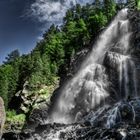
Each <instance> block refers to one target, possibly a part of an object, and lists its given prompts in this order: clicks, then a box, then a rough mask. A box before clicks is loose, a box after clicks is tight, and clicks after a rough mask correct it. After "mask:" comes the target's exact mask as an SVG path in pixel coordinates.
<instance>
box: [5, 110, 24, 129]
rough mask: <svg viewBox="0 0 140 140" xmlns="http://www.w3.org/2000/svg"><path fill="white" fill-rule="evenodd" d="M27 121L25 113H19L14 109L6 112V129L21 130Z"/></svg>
mask: <svg viewBox="0 0 140 140" xmlns="http://www.w3.org/2000/svg"><path fill="white" fill-rule="evenodd" d="M24 123H25V115H24V114H19V115H17V114H16V112H15V111H14V110H11V111H7V112H6V123H5V131H8V130H10V131H11V130H13V131H17V130H19V131H20V130H21V129H22V128H23V126H24Z"/></svg>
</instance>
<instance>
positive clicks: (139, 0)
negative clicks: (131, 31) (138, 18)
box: [136, 0, 140, 10]
mask: <svg viewBox="0 0 140 140" xmlns="http://www.w3.org/2000/svg"><path fill="white" fill-rule="evenodd" d="M136 5H137V9H138V10H140V0H136Z"/></svg>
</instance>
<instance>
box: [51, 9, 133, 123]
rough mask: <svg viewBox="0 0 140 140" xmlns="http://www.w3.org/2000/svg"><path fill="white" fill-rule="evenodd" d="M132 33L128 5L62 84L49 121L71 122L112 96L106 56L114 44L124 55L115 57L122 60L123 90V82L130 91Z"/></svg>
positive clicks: (120, 63)
mask: <svg viewBox="0 0 140 140" xmlns="http://www.w3.org/2000/svg"><path fill="white" fill-rule="evenodd" d="M130 35H131V32H130V31H129V21H128V19H127V9H123V10H122V11H120V12H119V13H118V15H117V16H116V18H115V19H114V20H113V21H112V23H111V24H110V25H109V27H108V28H107V29H106V30H105V31H104V32H103V33H102V34H101V35H100V36H99V38H98V40H97V42H96V43H95V45H94V46H93V50H92V52H91V54H90V55H89V57H88V58H87V59H86V60H85V61H84V63H83V64H82V65H81V68H80V70H79V72H78V73H77V74H76V75H75V76H74V78H73V79H72V80H70V81H69V82H68V83H67V84H66V85H65V87H63V90H62V91H61V94H60V97H59V98H58V99H57V101H56V103H55V105H54V110H53V111H52V113H51V115H50V119H51V120H49V121H52V122H57V123H72V122H74V121H77V120H78V119H79V118H80V117H81V116H82V114H84V113H86V112H88V111H90V110H91V109H94V108H95V107H99V106H100V105H103V104H106V99H107V98H109V95H110V93H109V91H108V87H109V82H108V76H107V74H106V68H105V67H104V66H103V60H104V57H105V54H106V53H107V52H109V50H110V49H111V48H112V46H114V48H117V47H118V48H119V50H120V51H121V54H122V56H119V57H118V56H117V58H115V57H114V59H113V61H115V62H116V60H115V59H117V60H119V62H118V68H119V73H120V76H119V77H120V78H119V79H120V92H121V90H122V85H124V87H125V92H128V91H127V90H128V89H127V87H128V85H127V84H128V81H129V79H128V72H127V60H128V59H127V58H128V56H127V51H128V49H129V38H130ZM111 55H112V53H111ZM115 56H116V55H115ZM113 63H114V62H113ZM132 65H133V64H132V63H131V66H132ZM133 77H135V74H133ZM124 81H125V82H124ZM125 94H126V93H125Z"/></svg>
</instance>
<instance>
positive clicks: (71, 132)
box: [3, 11, 140, 140]
mask: <svg viewBox="0 0 140 140" xmlns="http://www.w3.org/2000/svg"><path fill="white" fill-rule="evenodd" d="M96 46H98V47H96ZM98 48H99V49H101V50H99V49H98ZM87 53H88V51H83V52H81V53H80V54H81V55H80V54H79V55H77V59H75V60H76V61H73V63H72V69H71V73H73V74H74V73H75V72H77V68H78V69H79V71H80V72H78V73H76V74H74V75H73V76H71V77H74V80H73V78H72V79H71V80H70V82H69V81H68V82H66V83H64V85H62V86H61V87H60V88H59V90H56V94H54V95H53V96H52V99H51V100H52V104H51V106H50V108H49V110H45V111H43V110H42V114H45V113H46V112H47V113H46V115H47V118H46V116H45V117H44V116H43V115H42V116H40V115H39V116H36V119H39V120H41V119H40V117H42V118H45V119H44V121H43V123H38V124H37V125H35V126H34V127H32V130H31V129H28V130H25V131H24V132H23V133H21V134H14V133H8V134H4V135H3V138H4V139H5V140H8V139H9V138H10V139H11V138H13V139H15V140H17V139H19V140H20V139H27V140H28V139H33V140H34V139H37V140H39V139H43V140H46V139H47V140H53V139H60V140H61V139H62V140H67V139H77V140H78V139H79V140H84V139H93V140H97V139H99V140H108V139H116V140H138V139H140V131H139V128H140V99H139V95H140V87H139V85H140V75H139V74H140V12H139V11H128V13H127V14H126V11H123V12H122V13H120V14H119V15H118V16H117V17H116V19H115V20H114V22H112V24H111V25H109V27H108V29H107V30H106V31H104V32H103V33H102V34H101V35H100V36H99V41H97V43H96V44H95V45H94V47H93V52H91V54H92V55H89V54H88V56H87V57H89V58H86V60H85V61H84V64H83V65H82V66H79V65H78V64H79V63H80V62H79V61H81V60H82V59H83V58H84V57H83V56H86V54H87ZM39 114H40V113H39ZM49 122H51V124H50V123H49ZM56 122H57V123H56ZM60 122H62V123H61V124H60ZM64 123H65V124H64ZM28 128H30V127H28Z"/></svg>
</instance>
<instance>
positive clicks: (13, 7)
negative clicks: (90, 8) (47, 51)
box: [0, 0, 93, 63]
mask: <svg viewBox="0 0 140 140" xmlns="http://www.w3.org/2000/svg"><path fill="white" fill-rule="evenodd" d="M92 1H93V0H0V63H2V61H4V58H5V57H6V56H7V54H9V53H10V52H11V51H13V50H15V49H19V51H20V52H21V54H23V53H29V52H30V51H31V50H32V49H33V48H34V47H35V45H36V42H37V41H38V38H40V37H41V35H42V33H43V32H44V31H46V30H47V29H48V27H49V26H50V25H51V24H52V23H55V24H60V23H61V22H62V19H63V16H64V15H65V12H66V11H67V9H68V8H70V7H71V6H73V5H75V4H76V3H80V4H82V5H84V4H86V3H87V2H92ZM54 13H55V14H54Z"/></svg>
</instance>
